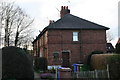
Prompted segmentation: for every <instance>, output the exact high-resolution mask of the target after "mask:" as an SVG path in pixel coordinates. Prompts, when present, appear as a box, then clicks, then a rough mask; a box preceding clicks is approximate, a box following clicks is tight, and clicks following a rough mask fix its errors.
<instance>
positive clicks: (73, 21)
mask: <svg viewBox="0 0 120 80" xmlns="http://www.w3.org/2000/svg"><path fill="white" fill-rule="evenodd" d="M47 29H103V30H108V29H109V28H107V27H104V26H102V25H98V24H96V23H93V22H90V21H87V20H85V19H82V18H79V17H77V16H74V15H72V14H66V15H65V16H64V17H63V18H61V19H59V20H57V21H56V22H54V23H53V24H50V25H49V26H47Z"/></svg>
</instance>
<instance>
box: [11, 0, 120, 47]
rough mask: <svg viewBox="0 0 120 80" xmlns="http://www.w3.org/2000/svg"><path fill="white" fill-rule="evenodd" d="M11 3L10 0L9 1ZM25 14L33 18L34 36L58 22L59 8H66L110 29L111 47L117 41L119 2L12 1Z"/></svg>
mask: <svg viewBox="0 0 120 80" xmlns="http://www.w3.org/2000/svg"><path fill="white" fill-rule="evenodd" d="M10 1H11V0H10ZM13 1H15V3H16V4H17V5H19V6H20V7H21V8H22V9H23V10H24V11H25V12H26V13H27V14H29V15H30V16H31V18H34V19H35V21H34V35H35V36H37V35H38V34H39V30H42V29H43V28H44V27H46V26H47V25H48V24H49V20H55V21H56V20H58V19H59V18H60V17H59V16H60V15H59V11H60V8H61V6H68V7H69V9H70V11H71V12H70V13H71V14H73V15H76V16H78V17H81V18H83V19H87V20H89V21H92V22H95V23H98V24H100V25H103V26H106V27H109V28H110V30H109V31H110V32H111V33H112V34H113V36H114V40H113V41H112V43H113V45H115V44H116V42H117V40H118V2H119V0H13Z"/></svg>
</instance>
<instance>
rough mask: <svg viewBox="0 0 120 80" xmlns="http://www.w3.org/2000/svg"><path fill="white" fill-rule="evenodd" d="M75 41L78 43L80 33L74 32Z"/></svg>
mask: <svg viewBox="0 0 120 80" xmlns="http://www.w3.org/2000/svg"><path fill="white" fill-rule="evenodd" d="M73 41H78V32H73Z"/></svg>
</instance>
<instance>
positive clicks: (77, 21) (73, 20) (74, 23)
mask: <svg viewBox="0 0 120 80" xmlns="http://www.w3.org/2000/svg"><path fill="white" fill-rule="evenodd" d="M48 29H55V30H59V29H60V30H66V29H67V30H70V29H72V30H78V29H86V30H108V29H109V28H108V27H105V26H102V25H99V24H96V23H93V22H90V21H88V20H85V19H82V18H79V17H77V16H74V15H72V14H69V13H68V14H66V15H65V16H64V17H62V18H61V19H59V20H57V21H56V22H54V23H52V24H50V25H48V26H47V27H45V28H44V29H43V31H42V32H41V33H40V34H39V35H38V36H37V37H36V39H35V40H34V41H33V43H34V42H35V41H36V40H37V39H39V37H41V36H42V35H43V34H44V32H45V31H46V30H48Z"/></svg>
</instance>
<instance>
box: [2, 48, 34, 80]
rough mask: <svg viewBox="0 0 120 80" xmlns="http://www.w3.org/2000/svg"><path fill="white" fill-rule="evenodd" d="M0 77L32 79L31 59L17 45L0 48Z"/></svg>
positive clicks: (4, 79) (17, 79)
mask: <svg viewBox="0 0 120 80" xmlns="http://www.w3.org/2000/svg"><path fill="white" fill-rule="evenodd" d="M2 79H3V80H6V79H16V80H19V79H26V80H33V79H34V69H33V63H32V59H31V58H30V57H29V56H28V55H27V54H26V52H25V51H24V50H23V49H21V48H18V47H12V46H11V47H4V48H2Z"/></svg>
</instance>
